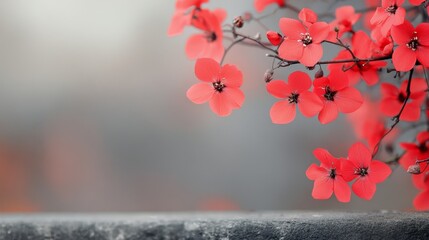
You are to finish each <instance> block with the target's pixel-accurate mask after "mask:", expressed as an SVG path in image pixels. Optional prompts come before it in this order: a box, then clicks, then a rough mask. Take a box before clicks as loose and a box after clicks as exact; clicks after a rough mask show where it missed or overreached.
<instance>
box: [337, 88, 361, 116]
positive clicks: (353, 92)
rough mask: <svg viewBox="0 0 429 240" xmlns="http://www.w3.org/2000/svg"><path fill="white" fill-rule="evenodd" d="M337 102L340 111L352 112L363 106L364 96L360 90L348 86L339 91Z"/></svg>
mask: <svg viewBox="0 0 429 240" xmlns="http://www.w3.org/2000/svg"><path fill="white" fill-rule="evenodd" d="M335 103H336V104H337V106H338V110H339V111H340V112H343V113H351V112H354V111H356V110H358V109H359V108H360V106H362V103H363V98H362V95H361V94H360V92H359V90H357V89H356V88H352V87H348V88H344V89H343V90H341V91H338V92H337V94H336V95H335Z"/></svg>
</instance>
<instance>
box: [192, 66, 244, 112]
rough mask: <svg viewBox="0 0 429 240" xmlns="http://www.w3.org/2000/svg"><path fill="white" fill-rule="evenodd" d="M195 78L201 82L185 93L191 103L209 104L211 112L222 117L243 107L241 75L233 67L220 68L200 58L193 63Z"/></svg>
mask: <svg viewBox="0 0 429 240" xmlns="http://www.w3.org/2000/svg"><path fill="white" fill-rule="evenodd" d="M195 76H196V77H197V78H198V79H199V80H200V81H202V82H201V83H197V84H195V85H193V86H192V87H191V88H189V90H188V91H187V93H186V96H187V97H188V99H189V100H191V101H192V102H193V103H196V104H203V103H206V102H209V104H210V108H211V109H212V111H213V112H214V113H216V114H217V115H219V116H223V117H224V116H228V115H230V114H231V112H232V110H234V109H238V108H240V107H241V106H242V105H243V102H244V94H243V92H242V91H241V90H240V87H241V84H242V83H243V74H242V73H241V71H240V70H238V69H237V67H235V66H234V65H229V64H226V65H224V66H220V65H219V63H218V62H216V61H215V60H213V59H210V58H201V59H198V60H197V62H196V63H195Z"/></svg>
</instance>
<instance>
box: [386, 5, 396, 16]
mask: <svg viewBox="0 0 429 240" xmlns="http://www.w3.org/2000/svg"><path fill="white" fill-rule="evenodd" d="M397 9H398V6H396V4H394V5H390V6H389V7H387V8H386V9H385V10H386V12H387V13H389V14H391V15H392V14H395V13H396V10H397Z"/></svg>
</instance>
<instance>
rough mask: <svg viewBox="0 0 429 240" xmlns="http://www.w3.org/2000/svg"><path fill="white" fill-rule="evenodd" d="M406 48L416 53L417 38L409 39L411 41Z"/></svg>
mask: <svg viewBox="0 0 429 240" xmlns="http://www.w3.org/2000/svg"><path fill="white" fill-rule="evenodd" d="M406 46H407V47H408V48H409V49H411V50H413V51H416V50H417V47H418V46H419V38H418V37H413V38H411V40H410V41H409V42H408V43H407V44H406Z"/></svg>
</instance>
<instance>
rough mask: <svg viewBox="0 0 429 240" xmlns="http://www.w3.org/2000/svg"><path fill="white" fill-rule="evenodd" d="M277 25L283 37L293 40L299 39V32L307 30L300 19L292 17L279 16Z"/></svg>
mask: <svg viewBox="0 0 429 240" xmlns="http://www.w3.org/2000/svg"><path fill="white" fill-rule="evenodd" d="M279 27H280V30H281V31H282V32H283V35H285V37H287V38H289V39H293V40H298V39H301V33H306V32H307V30H306V29H305V27H304V25H302V23H301V22H300V21H298V20H295V19H292V18H280V21H279Z"/></svg>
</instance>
